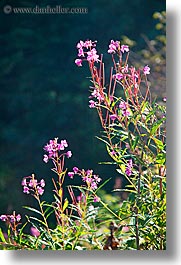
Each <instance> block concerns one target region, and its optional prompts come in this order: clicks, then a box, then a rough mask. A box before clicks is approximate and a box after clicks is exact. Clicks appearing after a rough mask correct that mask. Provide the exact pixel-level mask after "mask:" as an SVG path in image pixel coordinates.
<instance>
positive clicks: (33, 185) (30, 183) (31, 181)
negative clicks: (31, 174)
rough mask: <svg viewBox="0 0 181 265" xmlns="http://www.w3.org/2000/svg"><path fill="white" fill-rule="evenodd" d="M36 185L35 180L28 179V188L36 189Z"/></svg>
mask: <svg viewBox="0 0 181 265" xmlns="http://www.w3.org/2000/svg"><path fill="white" fill-rule="evenodd" d="M36 185H37V180H36V179H30V182H29V187H36Z"/></svg>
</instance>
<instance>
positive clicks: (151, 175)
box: [0, 40, 166, 250]
mask: <svg viewBox="0 0 181 265" xmlns="http://www.w3.org/2000/svg"><path fill="white" fill-rule="evenodd" d="M96 45H97V42H96V41H91V40H86V41H82V40H81V41H80V42H79V43H78V44H77V49H78V58H77V59H75V63H76V65H77V66H78V67H82V66H83V65H84V64H85V63H88V66H89V69H90V74H91V78H90V82H91V86H90V95H89V107H90V108H91V109H93V110H96V111H97V114H98V117H99V120H100V124H101V126H102V133H101V136H98V139H99V140H100V141H102V142H103V143H104V145H105V148H106V150H107V152H108V155H109V157H110V161H109V162H108V164H111V163H113V164H114V165H115V166H116V170H117V172H118V174H120V175H121V176H122V177H123V178H125V179H126V181H127V184H126V186H125V187H124V188H122V187H120V188H119V187H117V188H116V189H115V190H114V192H121V193H122V192H126V193H127V194H128V196H127V198H125V199H123V200H121V201H120V197H117V196H115V197H112V196H111V195H110V197H109V195H107V194H104V193H103V192H102V188H103V187H104V186H106V185H107V184H108V183H109V179H107V180H105V181H104V182H102V180H101V178H100V177H99V176H98V175H96V174H94V172H93V170H90V169H87V170H85V169H80V168H78V167H76V166H74V167H73V169H72V170H71V171H68V170H67V169H65V159H66V158H68V159H69V158H71V156H72V152H71V151H70V150H68V151H67V149H66V148H67V147H68V143H67V141H66V140H61V141H60V142H59V141H58V138H55V139H53V140H50V141H49V143H48V144H47V145H45V147H44V151H45V152H46V154H44V158H43V160H44V162H45V163H49V162H52V163H53V168H52V171H53V172H54V173H55V174H56V175H57V178H52V182H53V185H54V189H53V194H54V196H53V197H54V199H53V201H52V202H47V201H44V200H42V199H41V198H42V197H41V196H42V195H43V193H44V187H45V180H44V179H41V180H40V181H38V180H37V179H36V178H35V175H34V174H32V175H31V176H28V177H25V178H24V179H23V181H22V186H23V192H24V193H27V195H28V196H29V194H31V195H32V196H33V197H34V198H35V199H36V201H37V202H38V206H39V209H35V208H32V207H30V206H26V208H27V209H28V210H30V211H31V212H33V213H35V214H36V215H35V216H34V215H30V216H29V215H27V216H26V220H27V221H26V222H25V224H23V225H22V224H20V220H21V219H20V218H21V216H20V215H19V214H18V215H16V213H15V212H13V214H11V215H5V214H3V215H1V216H0V219H1V220H2V221H4V222H6V224H7V237H5V235H4V234H3V232H1V234H0V237H1V241H2V242H1V246H2V248H3V249H32V250H34V249H39V250H40V249H41V250H42V249H44V250H93V249H97V250H116V249H117V250H118V249H119V250H135V249H136V250H164V249H166V125H165V120H166V118H165V115H166V108H165V106H164V105H161V104H158V103H157V102H156V101H152V97H151V92H150V87H149V82H148V76H149V75H150V71H151V69H150V67H149V66H148V65H145V66H142V67H141V68H139V69H137V68H135V67H133V66H129V46H128V45H125V44H122V43H121V42H120V41H114V40H111V42H110V44H109V48H108V53H109V56H110V57H111V59H112V67H111V69H110V71H109V73H110V74H109V75H108V77H107V75H106V70H105V68H106V67H105V64H104V61H103V55H99V54H98V52H97V50H96ZM107 78H108V80H107ZM105 164H106V162H105ZM65 178H70V179H72V181H74V180H75V179H78V180H79V183H80V184H79V185H74V184H71V185H68V186H67V189H68V192H69V197H67V196H66V195H65V185H64V181H65ZM77 194H78V196H77ZM51 216H53V217H54V218H55V220H56V226H55V227H50V225H49V218H50V217H51ZM28 224H30V225H31V235H30V234H28V233H26V232H25V227H26V226H27V225H28ZM20 225H21V228H18V227H19V226H20ZM155 235H156V236H155Z"/></svg>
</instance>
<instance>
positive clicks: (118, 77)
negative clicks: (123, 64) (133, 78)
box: [113, 73, 123, 80]
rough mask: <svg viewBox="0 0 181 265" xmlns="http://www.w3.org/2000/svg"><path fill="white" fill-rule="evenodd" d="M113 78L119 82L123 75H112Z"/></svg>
mask: <svg viewBox="0 0 181 265" xmlns="http://www.w3.org/2000/svg"><path fill="white" fill-rule="evenodd" d="M113 78H114V79H117V80H121V79H123V74H121V73H117V74H115V75H113Z"/></svg>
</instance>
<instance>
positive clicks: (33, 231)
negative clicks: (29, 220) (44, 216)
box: [30, 226, 40, 237]
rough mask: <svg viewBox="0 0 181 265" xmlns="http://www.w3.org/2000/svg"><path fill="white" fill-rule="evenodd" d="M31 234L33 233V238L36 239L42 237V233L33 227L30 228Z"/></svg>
mask: <svg viewBox="0 0 181 265" xmlns="http://www.w3.org/2000/svg"><path fill="white" fill-rule="evenodd" d="M30 232H31V234H32V236H35V237H38V236H40V232H39V231H38V229H37V228H35V227H33V226H32V227H31V228H30Z"/></svg>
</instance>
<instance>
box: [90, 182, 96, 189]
mask: <svg viewBox="0 0 181 265" xmlns="http://www.w3.org/2000/svg"><path fill="white" fill-rule="evenodd" d="M91 188H92V189H93V190H96V189H97V183H96V182H95V181H92V182H91Z"/></svg>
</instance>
